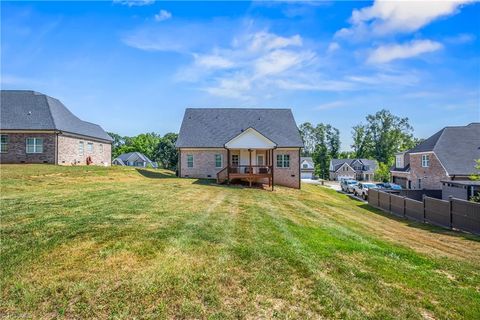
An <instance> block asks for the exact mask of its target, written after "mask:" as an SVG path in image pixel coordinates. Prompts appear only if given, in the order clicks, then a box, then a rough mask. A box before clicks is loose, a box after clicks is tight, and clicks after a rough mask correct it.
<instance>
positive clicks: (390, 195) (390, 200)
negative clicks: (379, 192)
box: [388, 193, 392, 213]
mask: <svg viewBox="0 0 480 320" xmlns="http://www.w3.org/2000/svg"><path fill="white" fill-rule="evenodd" d="M388 212H389V213H392V194H391V193H389V194H388Z"/></svg>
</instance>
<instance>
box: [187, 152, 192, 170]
mask: <svg viewBox="0 0 480 320" xmlns="http://www.w3.org/2000/svg"><path fill="white" fill-rule="evenodd" d="M187 167H188V168H193V154H187Z"/></svg>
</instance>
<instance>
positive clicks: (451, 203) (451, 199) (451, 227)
mask: <svg viewBox="0 0 480 320" xmlns="http://www.w3.org/2000/svg"><path fill="white" fill-rule="evenodd" d="M448 202H449V203H450V210H449V213H450V229H453V213H452V211H453V196H448Z"/></svg>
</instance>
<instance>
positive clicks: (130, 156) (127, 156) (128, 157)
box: [113, 151, 158, 168]
mask: <svg viewBox="0 0 480 320" xmlns="http://www.w3.org/2000/svg"><path fill="white" fill-rule="evenodd" d="M138 159H140V160H141V161H142V162H146V163H147V164H150V165H151V166H152V167H154V168H157V167H158V164H157V163H156V162H154V161H152V160H150V159H149V158H148V157H147V156H146V155H144V154H143V153H141V152H136V151H135V152H127V153H122V154H121V155H119V156H118V157H116V158H115V159H113V161H118V162H119V163H120V164H122V165H127V164H128V162H129V161H131V162H136V161H137V160H138Z"/></svg>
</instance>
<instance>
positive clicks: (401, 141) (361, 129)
mask: <svg viewBox="0 0 480 320" xmlns="http://www.w3.org/2000/svg"><path fill="white" fill-rule="evenodd" d="M366 121H367V123H366V124H359V125H357V126H355V127H353V132H352V133H353V145H352V148H353V150H354V151H355V153H356V155H357V157H359V158H373V159H376V160H377V161H378V162H381V163H384V164H387V165H391V164H393V159H394V157H395V153H397V152H399V151H403V150H406V149H409V148H412V147H413V146H414V145H415V143H416V142H417V140H415V139H414V138H413V134H412V132H413V128H412V126H411V125H410V124H409V121H408V118H400V117H398V116H395V115H393V114H392V113H390V111H388V110H385V109H383V110H380V111H378V112H377V113H375V114H370V115H368V116H367V117H366Z"/></svg>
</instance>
